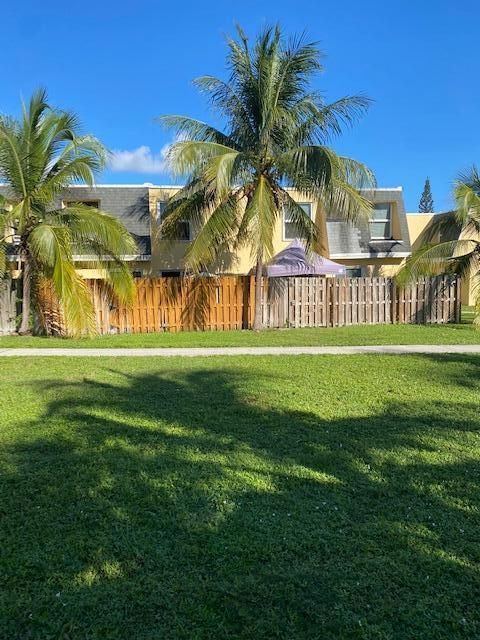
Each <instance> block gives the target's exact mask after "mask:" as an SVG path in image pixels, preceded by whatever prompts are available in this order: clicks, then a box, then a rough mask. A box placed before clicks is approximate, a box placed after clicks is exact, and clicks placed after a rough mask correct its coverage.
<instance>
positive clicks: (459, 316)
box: [455, 276, 462, 324]
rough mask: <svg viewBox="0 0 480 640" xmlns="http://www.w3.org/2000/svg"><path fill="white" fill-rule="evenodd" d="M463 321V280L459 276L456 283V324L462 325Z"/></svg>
mask: <svg viewBox="0 0 480 640" xmlns="http://www.w3.org/2000/svg"><path fill="white" fill-rule="evenodd" d="M461 321H462V279H461V278H460V276H457V279H456V281H455V322H456V324H460V322H461Z"/></svg>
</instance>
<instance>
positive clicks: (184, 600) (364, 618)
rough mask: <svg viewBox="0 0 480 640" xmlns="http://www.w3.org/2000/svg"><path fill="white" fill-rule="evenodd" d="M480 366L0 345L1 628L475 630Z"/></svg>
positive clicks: (39, 634)
mask: <svg viewBox="0 0 480 640" xmlns="http://www.w3.org/2000/svg"><path fill="white" fill-rule="evenodd" d="M479 374H480V357H477V356H466V355H455V356H441V357H440V356H436V357H434V356H428V357H427V356H401V357H400V356H372V355H371V356H350V357H349V358H342V357H330V356H326V357H322V358H315V357H310V356H300V357H284V358H268V357H258V358H248V357H238V358H235V359H230V360H222V359H220V358H211V359H195V360H194V361H192V360H185V359H173V360H169V361H168V362H165V361H163V360H156V359H148V361H147V360H145V359H140V358H139V359H136V358H128V359H123V358H120V359H118V358H111V359H110V358H105V359H102V361H101V362H99V361H97V360H95V361H94V360H91V359H82V358H76V359H73V358H72V359H70V358H60V359H55V361H52V360H51V359H47V358H45V359H40V358H38V359H36V358H31V359H28V360H26V359H20V358H19V359H16V358H13V359H9V360H8V362H7V361H6V360H4V361H3V362H2V363H1V366H0V411H1V415H2V426H1V430H0V464H1V469H2V471H1V474H0V511H1V518H0V540H1V556H0V581H1V590H0V637H1V638H6V639H7V638H8V640H20V639H22V640H23V639H25V638H28V639H33V640H46V639H47V638H55V639H68V640H77V639H82V640H83V639H87V638H88V639H89V640H97V639H98V640H100V639H102V640H110V639H111V640H113V639H115V640H117V639H119V638H135V640H157V639H158V640H159V639H164V638H168V640H179V639H182V640H186V639H189V640H190V639H194V640H200V639H201V640H207V639H211V638H215V639H219V640H223V639H227V638H229V639H230V638H235V639H237V638H238V639H242V640H243V639H249V640H250V639H251V640H253V639H255V640H262V639H269V640H270V639H272V638H279V639H285V640H287V639H288V640H291V639H311V638H322V639H326V640H334V639H335V640H337V639H339V638H342V639H343V638H352V639H353V638H360V639H365V640H387V639H388V640H390V639H395V640H407V639H408V640H411V639H412V638H422V640H430V639H431V640H443V639H445V640H447V639H448V640H456V639H459V640H460V639H464V638H478V637H480V612H479V609H478V602H479V600H480V569H479V567H480V563H479V561H480V550H479V549H480V548H479V544H478V531H479V525H480V519H479V507H480V437H479V433H480V431H479V430H480V416H479V412H478V398H479V392H480V375H479Z"/></svg>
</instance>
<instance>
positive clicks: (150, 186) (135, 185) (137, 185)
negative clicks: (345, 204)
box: [0, 182, 403, 202]
mask: <svg viewBox="0 0 480 640" xmlns="http://www.w3.org/2000/svg"><path fill="white" fill-rule="evenodd" d="M8 186H10V185H9V184H8V183H7V182H0V187H8ZM184 186H185V185H183V184H152V183H150V182H138V183H129V184H104V183H102V184H93V185H88V184H70V185H68V186H67V187H65V188H66V189H95V188H97V187H101V188H102V189H133V188H136V189H139V188H141V187H145V188H147V189H181V188H182V187H184ZM285 190H286V191H298V190H297V189H294V188H293V187H285ZM359 191H361V192H362V193H363V192H366V193H375V192H377V191H382V192H383V191H403V187H375V188H368V189H359ZM312 202H313V201H312Z"/></svg>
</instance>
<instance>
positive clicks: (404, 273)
mask: <svg viewBox="0 0 480 640" xmlns="http://www.w3.org/2000/svg"><path fill="white" fill-rule="evenodd" d="M454 198H455V202H456V205H457V206H456V209H455V211H450V212H447V213H443V214H438V215H436V216H435V217H434V219H433V221H432V223H431V224H430V225H429V226H428V227H427V229H426V230H425V231H424V232H423V234H422V235H421V236H420V238H419V241H420V244H421V247H420V249H418V251H416V252H415V253H413V254H412V256H411V257H410V258H409V259H408V260H407V262H406V264H405V267H404V268H403V269H402V270H401V271H400V273H399V274H398V281H399V283H400V284H402V285H403V284H407V283H408V282H410V281H412V280H415V279H417V278H418V277H421V276H428V275H434V274H436V273H440V272H447V273H456V274H458V275H460V276H465V277H469V278H471V279H472V283H473V287H474V293H475V294H476V305H475V307H476V314H475V322H476V323H477V324H478V323H480V174H479V173H478V170H477V168H476V167H475V166H473V167H472V168H471V169H470V170H469V171H468V172H466V173H463V174H460V175H459V177H458V179H457V180H456V182H455V185H454Z"/></svg>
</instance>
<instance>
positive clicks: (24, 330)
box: [18, 254, 32, 336]
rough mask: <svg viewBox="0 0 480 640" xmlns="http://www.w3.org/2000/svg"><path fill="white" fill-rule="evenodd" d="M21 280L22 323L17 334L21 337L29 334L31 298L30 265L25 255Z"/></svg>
mask: <svg viewBox="0 0 480 640" xmlns="http://www.w3.org/2000/svg"><path fill="white" fill-rule="evenodd" d="M22 271H23V278H22V288H23V294H22V323H21V325H20V329H19V330H18V333H19V334H20V335H21V336H22V335H26V334H28V333H30V306H31V297H32V273H31V264H30V258H29V256H28V254H27V255H25V257H24V261H23V268H22Z"/></svg>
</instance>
